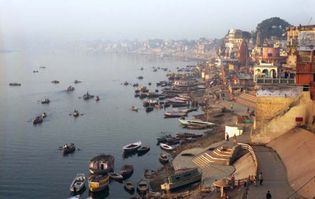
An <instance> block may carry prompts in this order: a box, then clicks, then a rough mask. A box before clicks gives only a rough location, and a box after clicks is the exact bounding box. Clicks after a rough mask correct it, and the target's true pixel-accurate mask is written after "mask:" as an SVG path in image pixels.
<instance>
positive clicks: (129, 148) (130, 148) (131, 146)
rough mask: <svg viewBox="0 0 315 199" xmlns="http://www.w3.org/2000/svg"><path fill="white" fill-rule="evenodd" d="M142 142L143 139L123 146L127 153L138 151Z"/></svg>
mask: <svg viewBox="0 0 315 199" xmlns="http://www.w3.org/2000/svg"><path fill="white" fill-rule="evenodd" d="M141 144H142V143H141V141H138V142H134V143H130V144H127V145H125V146H123V148H122V149H123V151H124V152H126V153H128V152H134V151H137V149H138V148H139V147H140V146H141Z"/></svg>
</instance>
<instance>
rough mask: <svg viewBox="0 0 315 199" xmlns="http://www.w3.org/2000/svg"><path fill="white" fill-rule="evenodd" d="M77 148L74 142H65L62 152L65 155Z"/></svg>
mask: <svg viewBox="0 0 315 199" xmlns="http://www.w3.org/2000/svg"><path fill="white" fill-rule="evenodd" d="M75 149H76V147H75V145H74V144H73V143H71V144H65V145H63V147H62V152H63V154H64V155H67V154H70V153H73V152H74V151H75Z"/></svg>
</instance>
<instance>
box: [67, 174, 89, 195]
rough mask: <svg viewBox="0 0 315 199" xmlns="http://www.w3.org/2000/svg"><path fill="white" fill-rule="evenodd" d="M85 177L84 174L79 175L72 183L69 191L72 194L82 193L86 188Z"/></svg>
mask: <svg viewBox="0 0 315 199" xmlns="http://www.w3.org/2000/svg"><path fill="white" fill-rule="evenodd" d="M85 181H86V178H85V175H84V173H78V174H77V175H76V177H75V178H74V179H73V181H72V183H71V184H70V188H69V190H70V191H71V192H72V193H80V192H81V191H83V190H84V188H85Z"/></svg>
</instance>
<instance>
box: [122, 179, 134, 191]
mask: <svg viewBox="0 0 315 199" xmlns="http://www.w3.org/2000/svg"><path fill="white" fill-rule="evenodd" d="M124 188H125V190H126V191H128V192H129V193H131V194H132V193H134V192H135V187H134V186H133V184H132V182H130V181H125V182H124Z"/></svg>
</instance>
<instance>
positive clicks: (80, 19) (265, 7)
mask: <svg viewBox="0 0 315 199" xmlns="http://www.w3.org/2000/svg"><path fill="white" fill-rule="evenodd" d="M314 8H315V1H314V0H295V1H288V0H277V1H275V0H264V1H255V0H239V1H234V0H155V1H153V0H0V37H1V40H2V41H6V40H15V39H19V40H28V39H30V40H31V39H37V38H43V39H57V40H58V39H60V40H81V39H82V40H93V39H106V40H122V39H129V40H133V39H138V40H144V39H154V38H161V39H197V38H200V37H207V38H222V37H223V36H224V35H225V34H226V33H227V31H228V29H230V28H238V29H242V30H246V31H251V30H254V29H255V28H256V25H257V24H258V23H260V22H261V21H262V20H264V19H267V18H270V17H280V18H282V19H284V20H286V21H288V22H289V23H291V24H293V25H298V24H304V25H305V24H307V23H308V22H309V20H310V18H312V21H311V24H314V23H315V9H314Z"/></svg>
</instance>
